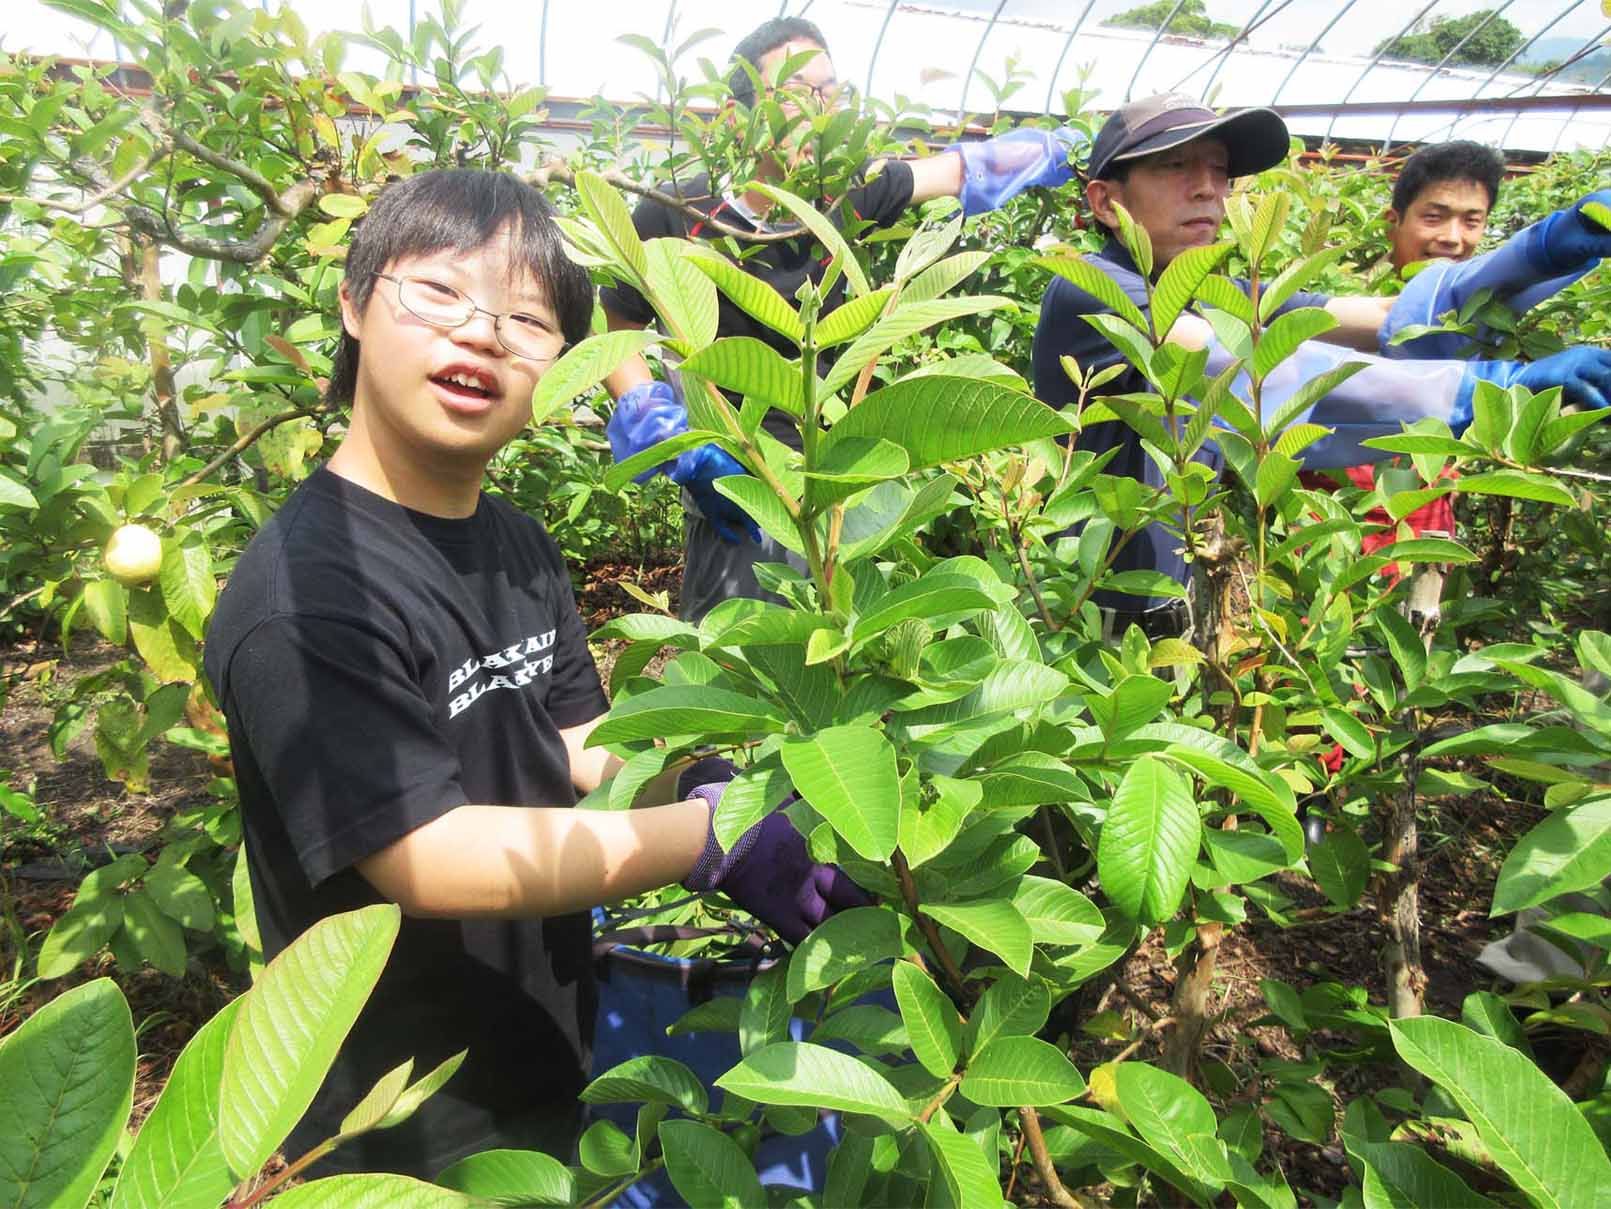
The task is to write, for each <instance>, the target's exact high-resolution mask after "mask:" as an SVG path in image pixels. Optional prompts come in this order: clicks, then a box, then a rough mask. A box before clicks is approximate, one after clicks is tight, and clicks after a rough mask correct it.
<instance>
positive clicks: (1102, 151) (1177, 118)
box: [1087, 92, 1291, 180]
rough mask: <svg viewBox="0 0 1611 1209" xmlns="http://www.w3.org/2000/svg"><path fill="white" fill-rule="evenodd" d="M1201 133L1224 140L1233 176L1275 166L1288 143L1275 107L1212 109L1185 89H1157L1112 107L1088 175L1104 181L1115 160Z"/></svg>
mask: <svg viewBox="0 0 1611 1209" xmlns="http://www.w3.org/2000/svg"><path fill="white" fill-rule="evenodd" d="M1205 134H1213V135H1217V136H1218V137H1219V139H1220V141H1221V142H1223V143H1224V144H1225V149H1226V151H1228V152H1229V153H1230V175H1232V176H1248V175H1250V174H1252V173H1254V172H1263V171H1264V170H1265V169H1266V168H1273V167H1275V166H1276V165H1277V164H1279V163H1280V162H1281V161H1282V160H1284V159H1286V157H1287V150H1288V148H1289V147H1290V145H1291V136H1290V135H1288V134H1287V124H1286V123H1285V122H1283V121H1282V120H1281V115H1280V114H1278V113H1277V112H1276V111H1275V110H1273V109H1238V110H1235V111H1233V112H1231V113H1215V112H1214V111H1213V110H1212V109H1209V108H1207V107H1206V106H1204V105H1203V103H1202V102H1201V101H1199V100H1198V99H1197V98H1196V97H1192V96H1187V95H1186V94H1185V93H1183V92H1167V93H1160V94H1158V95H1157V96H1151V97H1142V98H1141V99H1140V100H1139V101H1131V102H1130V103H1129V104H1128V105H1125V106H1124V107H1123V108H1121V109H1116V110H1114V112H1113V116H1111V117H1110V118H1108V120H1107V121H1106V122H1104V123H1103V125H1102V129H1101V130H1100V131H1098V132H1097V136H1096V142H1095V144H1094V145H1093V146H1092V147H1091V162H1090V167H1089V168H1088V169H1087V175H1088V176H1089V177H1090V179H1092V180H1102V179H1103V178H1104V177H1105V176H1106V175H1107V171H1108V169H1109V168H1110V167H1111V166H1112V165H1113V164H1115V163H1118V162H1120V161H1123V160H1134V159H1140V158H1141V157H1142V156H1144V155H1151V154H1153V153H1154V152H1156V151H1167V150H1168V149H1169V148H1171V147H1178V146H1180V145H1181V144H1182V143H1189V142H1191V141H1192V140H1193V139H1197V138H1202V137H1203V136H1204V135H1205Z"/></svg>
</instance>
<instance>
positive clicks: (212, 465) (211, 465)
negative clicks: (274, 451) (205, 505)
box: [179, 407, 323, 487]
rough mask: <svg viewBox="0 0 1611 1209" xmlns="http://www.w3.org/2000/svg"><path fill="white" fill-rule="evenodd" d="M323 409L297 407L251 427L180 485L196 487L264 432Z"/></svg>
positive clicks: (316, 413)
mask: <svg viewBox="0 0 1611 1209" xmlns="http://www.w3.org/2000/svg"><path fill="white" fill-rule="evenodd" d="M322 410H323V408H319V407H295V408H292V409H291V410H290V411H282V412H280V414H279V415H276V416H270V417H269V418H268V419H266V420H264V421H263V422H262V423H261V424H259V425H257V427H255V428H252V429H249V430H248V431H247V432H246V434H245V435H244V436H242V437H241V438H240V439H239V440H237V441H236V442H235V443H234V444H233V445H231V446H230V447H229V448H228V449H226V450H224V452H223V453H221V454H219V455H218V456H217V457H215V458H214V459H213V460H212V461H210V462H208V463H207V464H206V465H205V466H203V467H202V468H201V469H200V470H198V471H196V473H195V474H192V475H190V476H188V477H187V478H186V479H185V480H184V482H182V483H180V484H179V486H180V487H194V486H195V485H196V484H197V483H199V482H201V481H202V480H203V479H205V478H206V477H207V476H208V475H210V474H211V473H212V472H213V471H215V470H217V469H218V468H219V467H220V466H222V465H223V464H224V463H225V462H227V461H229V459H230V458H232V457H234V456H235V455H236V454H238V453H240V452H242V451H243V450H246V449H249V448H251V447H252V446H253V445H255V444H256V443H257V441H258V439H259V438H261V437H262V436H264V434H266V433H267V432H269V431H270V430H271V429H274V428H278V427H279V426H280V425H281V424H284V423H286V422H288V421H290V420H299V419H301V418H302V417H303V416H316V415H318V414H319V413H320V412H321V411H322Z"/></svg>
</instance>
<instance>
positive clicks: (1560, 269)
mask: <svg viewBox="0 0 1611 1209" xmlns="http://www.w3.org/2000/svg"><path fill="white" fill-rule="evenodd" d="M1588 202H1599V203H1600V204H1601V205H1602V206H1611V189H1601V190H1599V191H1597V192H1595V193H1591V194H1589V195H1588V196H1587V197H1585V198H1582V199H1581V200H1579V201H1577V202H1574V203H1573V204H1572V205H1570V206H1568V207H1566V209H1564V210H1557V211H1556V212H1555V213H1554V214H1551V215H1550V216H1549V217H1548V218H1546V219H1545V220H1544V221H1543V223H1542V224H1540V225H1541V226H1542V228H1543V230H1542V235H1543V240H1542V244H1543V249H1544V254H1545V255H1546V256H1547V257H1549V261H1550V268H1551V269H1552V270H1553V271H1554V272H1557V273H1570V272H1572V271H1573V270H1574V269H1579V268H1582V267H1584V266H1585V265H1593V264H1594V263H1595V262H1597V261H1600V260H1603V259H1604V258H1605V257H1607V256H1611V231H1607V230H1606V229H1605V228H1604V227H1602V226H1601V225H1600V224H1599V223H1597V222H1595V221H1594V219H1592V218H1590V217H1589V216H1588V215H1587V214H1585V213H1583V207H1584V205H1585V204H1587V203H1588Z"/></svg>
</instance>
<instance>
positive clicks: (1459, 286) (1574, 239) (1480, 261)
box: [1378, 189, 1611, 360]
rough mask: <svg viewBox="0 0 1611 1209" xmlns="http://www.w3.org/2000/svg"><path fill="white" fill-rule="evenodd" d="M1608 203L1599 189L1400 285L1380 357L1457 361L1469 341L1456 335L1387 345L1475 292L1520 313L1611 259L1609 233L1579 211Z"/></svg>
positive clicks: (1610, 193)
mask: <svg viewBox="0 0 1611 1209" xmlns="http://www.w3.org/2000/svg"><path fill="white" fill-rule="evenodd" d="M1590 201H1597V202H1600V203H1601V204H1602V205H1611V190H1606V189H1602V190H1601V191H1600V192H1598V193H1591V194H1589V195H1588V196H1587V197H1585V198H1583V199H1581V200H1580V201H1577V202H1574V203H1573V204H1572V205H1570V206H1568V207H1566V208H1565V209H1564V210H1557V211H1556V212H1555V213H1554V214H1551V215H1550V216H1549V217H1548V218H1545V219H1543V220H1541V221H1539V222H1536V223H1534V224H1533V225H1532V226H1530V227H1524V228H1523V229H1522V230H1520V231H1518V232H1516V234H1515V235H1513V236H1511V237H1510V238H1509V239H1508V240H1506V241H1505V242H1504V243H1503V244H1501V245H1500V246H1499V247H1497V248H1495V249H1494V250H1493V251H1491V252H1484V253H1483V254H1482V255H1481V256H1474V257H1472V258H1471V259H1470V260H1463V261H1453V260H1443V261H1437V262H1435V263H1433V264H1429V265H1427V266H1426V268H1424V269H1422V270H1421V271H1420V272H1419V273H1417V274H1416V275H1415V276H1414V277H1412V278H1411V279H1410V281H1409V284H1408V285H1406V286H1405V287H1404V292H1403V293H1401V294H1400V295H1399V296H1398V299H1397V301H1395V302H1394V304H1393V309H1392V310H1391V311H1390V312H1389V313H1388V316H1387V320H1386V322H1384V323H1383V324H1382V326H1381V330H1380V332H1379V333H1378V336H1379V339H1380V342H1381V351H1382V355H1383V356H1386V357H1392V358H1394V359H1405V358H1410V359H1415V360H1428V359H1431V360H1443V359H1448V358H1452V357H1458V356H1460V355H1461V354H1462V352H1463V351H1464V350H1466V349H1467V348H1468V347H1469V345H1470V340H1469V339H1468V338H1467V337H1465V336H1463V335H1460V334H1459V333H1457V332H1437V333H1429V334H1428V335H1425V336H1417V337H1416V338H1415V339H1414V340H1406V341H1404V342H1403V343H1401V344H1393V343H1391V341H1392V339H1393V337H1394V336H1395V335H1396V334H1397V333H1398V332H1399V331H1401V330H1403V329H1404V328H1405V327H1408V326H1410V325H1412V324H1416V325H1420V324H1428V325H1430V324H1435V323H1436V322H1437V320H1438V316H1439V315H1442V314H1444V313H1446V312H1448V311H1458V310H1462V309H1463V308H1464V307H1465V305H1466V303H1467V302H1468V301H1469V300H1470V299H1471V298H1473V297H1474V296H1475V295H1476V294H1477V292H1478V291H1479V290H1489V291H1491V293H1492V295H1493V297H1494V298H1495V299H1496V300H1498V301H1500V302H1503V303H1505V304H1506V305H1507V306H1508V307H1509V308H1510V309H1511V310H1512V311H1514V312H1515V313H1516V314H1518V315H1522V314H1526V313H1527V311H1529V310H1531V309H1532V308H1533V307H1535V306H1537V305H1538V304H1539V303H1540V302H1543V301H1544V300H1545V299H1546V298H1549V297H1551V296H1553V295H1554V294H1556V293H1557V292H1559V291H1560V290H1563V289H1565V288H1566V287H1567V286H1569V285H1571V284H1572V282H1574V281H1576V280H1577V279H1578V278H1579V277H1582V276H1583V275H1584V274H1585V273H1587V272H1588V271H1589V270H1590V269H1592V268H1594V266H1595V265H1597V264H1599V263H1600V260H1601V258H1603V257H1605V256H1611V232H1608V231H1606V230H1604V229H1603V228H1602V227H1601V226H1600V225H1599V224H1598V223H1596V222H1595V221H1594V220H1593V219H1591V218H1588V217H1587V216H1585V215H1584V213H1583V203H1584V202H1590Z"/></svg>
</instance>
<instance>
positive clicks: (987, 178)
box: [600, 17, 1077, 621]
mask: <svg viewBox="0 0 1611 1209" xmlns="http://www.w3.org/2000/svg"><path fill="white" fill-rule="evenodd" d="M827 46H828V44H827V41H826V40H825V39H824V38H823V36H822V31H821V30H819V29H818V28H817V27H816V26H815V25H814V24H812V23H811V22H810V21H807V20H804V19H803V18H800V17H780V18H774V19H773V20H770V21H767V22H765V23H763V24H762V25H761V26H759V27H758V28H757V29H755V30H754V31H752V32H751V33H750V34H749V35H748V36H746V37H745V38H744V39H743V40H742V41H740V42H739V44H738V45H737V46H736V47H735V48H734V50H733V62H734V67H733V69H732V71H731V73H730V75H729V79H728V87H729V88H730V89H731V91H732V94H733V96H734V98H735V99H736V100H737V101H738V102H739V103H740V104H742V105H745V106H753V105H754V104H755V100H756V95H755V82H754V80H753V79H752V78H751V76H750V72H749V71H746V70H745V66H746V65H747V66H748V67H750V68H751V69H753V70H754V72H755V73H756V75H758V76H759V77H760V78H761V79H762V80H763V81H768V80H772V79H774V78H775V77H776V74H777V72H778V71H779V70H780V67H781V65H782V64H783V63H784V62H785V61H786V60H788V59H791V58H793V57H794V56H797V55H800V54H802V53H805V52H808V51H812V50H815V51H819V52H820V53H818V54H816V55H815V56H813V57H812V58H811V59H810V60H809V61H807V62H806V64H805V65H804V66H803V67H801V68H800V69H799V70H798V71H797V72H796V73H795V74H794V75H793V76H791V77H790V78H789V79H787V80H784V81H781V82H779V85H778V87H779V89H780V94H781V99H780V104H781V105H782V106H783V107H784V109H785V112H794V108H793V107H794V106H795V104H796V102H794V101H793V100H791V99H790V98H791V96H801V95H802V94H810V95H811V96H813V97H815V98H816V100H817V102H819V103H822V104H827V105H832V104H833V103H834V102H835V100H836V99H837V97H838V96H839V95H840V91H841V86H840V84H839V81H838V78H837V76H836V75H835V72H834V66H833V60H832V59H831V58H830V57H829V55H828V49H827ZM1076 138H1077V136H1076V135H1075V132H1074V131H1072V130H1068V129H1063V130H1056V131H1052V130H1032V129H1020V130H1014V131H1011V132H1010V133H1008V134H1005V135H1001V136H999V137H997V138H992V139H984V140H980V141H976V142H969V143H960V144H958V145H957V146H955V147H952V148H949V149H947V150H946V151H945V152H942V153H941V154H939V155H934V156H929V157H927V158H924V159H917V160H899V159H886V160H882V161H879V162H877V163H875V164H873V165H872V166H871V167H870V169H869V172H868V178H869V179H867V180H866V182H865V183H864V184H861V185H859V186H857V187H855V188H853V189H851V190H850V192H849V194H848V198H847V200H848V201H849V204H850V209H851V210H852V211H853V212H854V213H855V215H856V216H857V218H859V219H861V220H862V221H863V222H867V223H871V224H872V225H874V226H876V227H887V226H891V225H892V224H894V223H895V222H896V221H898V220H899V219H900V217H901V215H903V214H904V213H905V212H906V211H907V209H909V208H910V207H912V206H915V205H918V204H920V203H922V202H925V201H929V200H931V199H933V198H937V197H956V198H960V199H961V201H962V208H963V211H964V213H967V214H970V215H972V214H980V213H983V212H985V211H986V210H992V209H994V208H996V207H997V206H999V205H1001V204H1002V203H1003V202H1005V201H1007V200H1008V199H1009V198H1011V197H1014V196H1016V195H1017V194H1018V193H1020V192H1022V191H1023V190H1024V189H1026V188H1029V187H1031V186H1037V185H1042V186H1055V185H1061V184H1065V183H1067V182H1068V181H1069V180H1071V179H1073V169H1072V168H1071V166H1070V165H1069V161H1068V157H1069V152H1070V150H1072V149H1073V147H1074V145H1075V142H1076ZM776 172H777V169H776V166H775V165H773V164H770V163H767V164H764V165H763V168H762V171H761V175H763V176H766V175H772V176H775V175H776ZM681 194H682V197H683V199H684V200H685V201H687V203H688V204H689V205H691V206H693V207H694V208H695V209H697V210H698V211H700V212H701V213H702V214H704V215H706V216H707V218H706V219H704V220H701V219H698V218H693V217H691V216H689V215H688V214H687V213H685V212H683V211H680V210H677V209H674V208H672V207H669V206H665V205H662V204H661V203H659V202H656V201H652V200H645V201H644V202H642V203H640V204H639V205H638V207H637V209H636V210H635V211H634V213H633V215H632V221H633V225H634V226H635V227H636V228H637V231H638V234H639V236H641V237H642V238H644V239H653V238H656V237H661V236H670V237H673V238H687V239H692V238H719V237H720V236H721V234H722V232H721V231H720V226H726V227H729V228H737V229H739V230H742V231H757V232H760V231H770V230H773V229H774V228H772V227H771V226H769V225H768V221H767V220H768V217H769V210H770V208H771V205H772V203H771V201H770V199H768V198H767V197H766V196H765V195H764V194H762V193H759V192H756V191H753V190H752V191H749V192H744V193H739V192H737V191H736V186H734V185H733V184H732V183H729V182H712V181H710V180H709V179H708V178H706V177H703V176H701V177H698V178H696V179H694V180H692V181H690V182H688V183H687V184H686V185H685V186H684V187H683V188H682V191H681ZM788 221H789V222H792V219H788ZM743 265H744V267H745V268H746V269H747V270H748V271H749V272H750V273H752V274H754V275H755V276H757V277H759V278H760V279H761V280H763V281H765V282H766V283H767V284H769V285H771V286H772V287H773V288H775V289H776V290H777V291H778V293H779V294H781V295H782V296H783V297H784V298H786V299H791V300H792V299H793V297H794V295H795V291H797V290H798V289H799V288H800V286H801V284H802V283H803V282H804V281H805V280H806V279H807V277H810V278H812V279H815V280H819V281H820V280H821V278H822V276H823V273H824V271H825V267H826V262H825V261H824V259H823V253H822V251H821V249H820V248H818V247H816V246H815V244H814V243H813V241H812V239H811V238H810V237H809V236H805V237H803V238H801V239H797V240H786V241H782V242H777V243H767V244H763V245H762V246H760V247H759V248H756V249H752V250H751V252H750V254H749V255H747V256H746V258H745V259H744V261H743ZM600 301H601V302H602V303H603V304H604V311H605V314H606V315H607V317H608V319H609V322H610V326H611V327H612V328H641V327H644V326H647V325H648V324H650V323H652V322H654V319H655V315H654V311H653V310H652V309H651V308H650V306H649V304H648V303H647V302H646V301H645V300H644V298H643V296H642V295H641V294H640V293H639V292H638V291H637V290H634V289H632V288H631V287H630V286H624V285H617V286H611V287H607V288H606V289H605V290H603V291H602V293H601V296H600ZM844 301H845V285H844V279H843V278H842V277H841V278H840V280H839V281H838V282H837V283H836V284H835V286H834V288H833V290H832V291H830V293H829V294H828V297H827V299H826V302H825V305H824V307H823V313H824V314H826V313H828V312H829V311H832V310H833V309H834V308H836V307H838V306H840V305H841V304H842V303H843V302H844ZM720 306H721V311H720V318H719V322H718V327H717V334H718V335H719V336H753V337H755V338H756V339H758V340H762V341H765V342H766V343H767V344H770V345H771V346H772V347H774V348H776V349H777V350H778V351H779V352H781V353H782V354H783V355H784V356H785V357H795V356H798V349H796V348H795V347H794V346H793V345H792V344H790V343H789V342H788V340H787V339H786V338H784V337H782V336H780V335H779V334H778V333H776V332H774V331H773V330H772V329H771V328H769V327H767V326H766V325H764V324H762V323H760V322H758V321H756V320H755V319H753V318H751V317H750V316H749V315H748V314H746V313H745V312H744V311H742V310H740V309H739V308H738V307H737V306H735V305H733V303H732V302H730V301H729V300H728V299H727V298H726V297H723V298H722V299H721V302H720ZM605 384H606V386H607V387H608V388H609V390H610V393H611V395H612V396H613V397H614V398H615V399H616V408H615V411H614V413H613V414H612V415H611V417H610V423H609V429H608V431H609V436H610V444H611V446H612V447H613V449H614V451H615V456H616V458H617V460H621V459H624V458H627V457H630V456H631V455H632V454H634V453H638V452H641V451H642V450H644V449H647V448H649V447H650V446H651V445H653V444H655V443H656V442H658V441H661V440H664V439H665V438H666V437H668V436H671V435H674V434H675V433H678V432H682V431H686V429H687V415H686V413H685V411H684V409H683V403H682V400H681V399H680V398H679V397H678V396H677V393H676V390H675V388H674V387H673V386H672V384H670V383H666V382H657V381H655V379H654V377H653V375H652V374H651V372H650V370H649V367H648V365H647V363H645V362H644V361H643V360H642V359H641V358H633V359H632V360H631V361H629V362H628V363H627V364H625V365H624V366H622V367H621V368H620V369H619V370H617V371H616V373H614V374H613V375H611V377H610V378H609V379H608V380H607V381H606V383H605ZM762 423H763V426H764V427H765V428H766V430H767V431H768V432H769V433H771V434H772V435H773V436H775V437H777V438H778V439H779V440H781V441H782V442H783V443H784V444H786V445H788V446H790V447H791V448H794V449H799V448H800V435H799V431H798V429H797V428H796V426H795V423H794V421H793V420H792V419H790V417H788V416H787V415H782V414H779V413H777V412H775V411H774V412H770V413H768V415H767V416H766V417H765V419H764V420H763V421H762ZM662 469H664V470H666V471H667V472H668V473H669V474H670V476H671V478H672V480H673V481H675V482H677V483H680V484H682V486H683V488H684V496H683V504H684V506H685V509H686V511H687V517H686V526H685V537H686V543H685V544H686V547H687V561H686V564H685V566H684V568H683V581H682V594H681V608H682V615H683V616H684V617H685V618H687V619H689V620H694V621H697V620H698V619H699V618H701V617H703V616H704V615H705V614H706V613H707V612H709V611H710V609H711V608H712V607H713V606H715V605H716V604H718V603H719V602H721V601H723V600H726V599H728V598H729V597H732V596H751V597H753V596H761V595H764V594H763V593H762V591H761V589H760V587H759V585H758V584H757V583H756V581H755V573H754V570H753V568H754V565H755V564H756V563H757V562H790V563H792V564H793V565H795V566H796V567H799V568H800V569H802V570H803V569H804V563H803V562H801V561H800V560H799V559H798V558H796V557H794V556H793V555H791V554H790V553H789V552H788V551H787V550H785V549H784V548H783V547H782V546H780V545H778V544H777V543H776V542H774V541H773V540H772V539H771V538H770V537H767V536H766V535H764V534H762V533H761V532H760V530H759V529H758V528H757V527H756V525H755V523H754V522H753V521H752V520H751V519H750V518H749V517H748V516H746V515H745V514H744V511H743V510H742V509H741V508H739V506H738V505H737V504H735V503H733V502H732V501H731V500H729V499H728V498H727V497H726V496H724V495H721V494H719V493H718V492H717V491H716V490H715V489H714V488H713V487H712V486H711V484H712V482H713V481H714V480H715V479H717V478H720V477H722V476H724V475H728V474H744V473H746V470H745V468H744V466H743V465H742V464H740V463H739V462H738V461H737V460H736V459H735V458H733V457H732V456H730V455H729V454H727V453H726V452H725V451H723V450H722V449H720V448H719V447H718V446H715V445H705V446H702V447H701V448H699V449H694V450H690V451H688V452H687V453H684V454H683V455H682V456H681V457H679V458H678V459H677V460H676V461H675V462H674V463H670V462H668V463H667V464H666V466H664V467H662ZM650 473H653V472H650Z"/></svg>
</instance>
